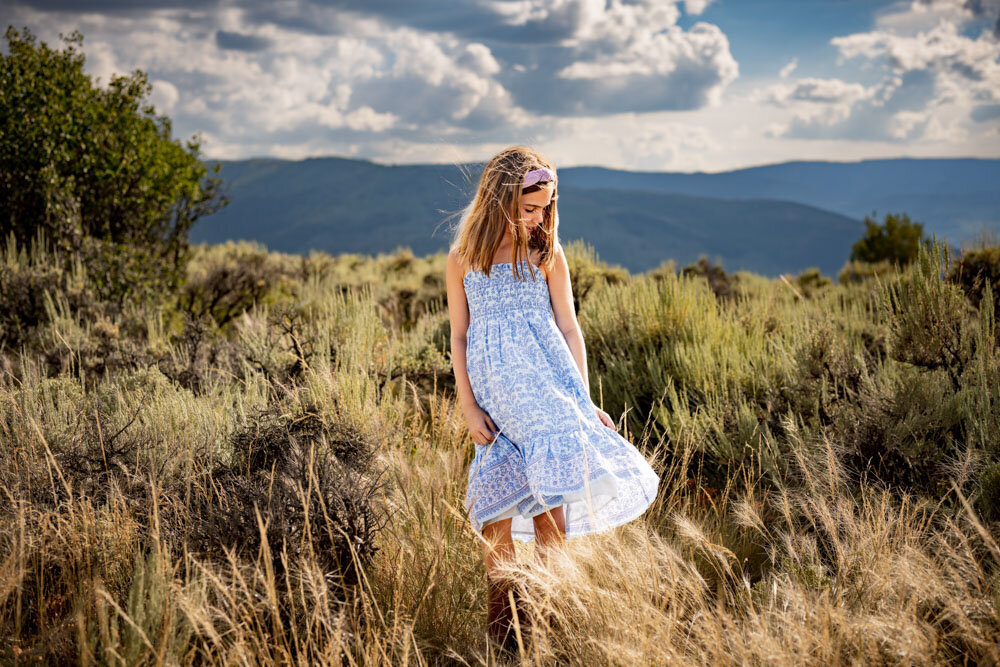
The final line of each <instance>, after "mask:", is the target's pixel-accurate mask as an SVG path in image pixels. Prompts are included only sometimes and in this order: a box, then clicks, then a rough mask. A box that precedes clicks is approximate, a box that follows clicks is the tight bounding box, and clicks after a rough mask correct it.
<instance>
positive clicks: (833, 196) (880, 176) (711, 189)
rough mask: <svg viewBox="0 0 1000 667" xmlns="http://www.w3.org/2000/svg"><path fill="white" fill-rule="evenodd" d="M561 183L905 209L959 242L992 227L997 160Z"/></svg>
mask: <svg viewBox="0 0 1000 667" xmlns="http://www.w3.org/2000/svg"><path fill="white" fill-rule="evenodd" d="M560 178H561V182H562V183H564V184H567V185H574V186H581V187H602V188H621V189H629V190H648V191H650V192H662V193H674V194H688V195H698V196H703V197H725V198H733V199H741V198H761V199H782V200H789V201H797V202H800V203H803V204H808V205H810V206H815V207H817V208H822V209H826V210H828V211H833V212H835V213H840V214H841V215H846V216H848V217H851V218H856V219H858V220H860V219H862V218H864V216H865V215H868V214H871V213H872V212H873V211H877V213H878V218H879V220H881V219H883V218H884V214H885V213H888V212H904V211H905V212H906V213H909V215H910V217H911V218H912V219H914V220H916V221H918V222H923V223H924V230H925V231H926V232H927V233H928V235H930V233H931V232H934V233H936V234H937V235H938V236H943V237H945V238H947V239H948V240H949V241H950V242H951V243H954V244H956V245H958V244H960V243H961V241H962V240H964V239H967V238H969V237H971V236H972V235H973V234H975V233H976V232H977V231H979V230H980V228H981V227H982V225H983V224H987V225H992V226H994V227H998V226H1000V185H998V184H1000V160H980V159H974V158H960V159H911V158H900V159H893V160H865V161H861V162H785V163H782V164H775V165H768V166H764V167H751V168H749V169H739V170H736V171H729V172H722V173H718V174H704V173H694V174H674V173H663V172H632V171H619V170H613V169H604V168H601V167H578V168H574V169H565V170H562V171H560Z"/></svg>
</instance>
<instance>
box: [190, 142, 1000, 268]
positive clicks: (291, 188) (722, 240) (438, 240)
mask: <svg viewBox="0 0 1000 667" xmlns="http://www.w3.org/2000/svg"><path fill="white" fill-rule="evenodd" d="M480 168H481V167H480V166H477V165H399V166H389V165H381V164H376V163H373V162H368V161H364V160H352V159H344V158H332V157H331V158H310V159H306V160H301V161H288V160H279V159H271V158H264V159H251V160H239V161H224V162H222V163H221V174H220V175H221V177H222V179H223V182H224V187H225V190H226V192H227V195H228V197H229V199H230V204H229V205H228V206H227V207H226V208H224V209H223V210H222V211H220V212H218V213H215V214H213V215H211V216H208V217H205V218H203V219H201V220H200V221H199V222H198V223H197V224H196V225H195V227H194V228H193V229H192V232H191V238H192V240H193V241H195V242H210V243H216V242H221V241H225V240H229V239H249V240H255V241H259V242H261V243H264V244H265V245H266V246H267V247H268V248H269V249H271V250H278V251H282V252H293V253H307V252H309V251H310V250H325V251H328V252H331V253H334V254H337V253H343V252H357V253H367V254H377V253H380V252H392V251H395V250H398V249H400V248H402V247H408V248H410V249H411V250H412V251H413V252H414V253H415V254H417V255H423V254H428V253H433V252H438V251H441V250H444V249H446V248H447V246H448V243H449V239H450V237H451V233H452V230H451V227H452V226H453V225H454V224H456V223H457V221H458V216H459V214H460V212H461V210H462V207H463V206H465V205H466V203H467V202H468V201H469V199H470V198H471V195H472V193H473V191H474V189H475V185H476V182H477V180H478V176H479V169H480ZM998 183H1000V160H981V159H967V158H958V159H910V158H900V159H890V160H867V161H862V162H786V163H782V164H775V165H767V166H761V167H751V168H747V169H739V170H735V171H728V172H721V173H692V174H686V173H669V172H633V171H622V170H613V169H606V168H602V167H569V168H564V169H560V170H559V219H560V223H559V236H560V239H561V240H562V241H563V242H567V241H571V240H573V239H577V238H583V239H585V240H586V241H587V242H588V243H590V244H591V245H593V246H594V248H595V249H596V250H597V253H598V256H599V257H600V258H601V259H602V260H604V261H606V262H609V263H612V264H619V265H621V266H624V267H625V268H627V269H629V271H631V272H633V273H637V272H642V271H646V270H648V269H651V268H654V267H656V266H658V265H659V264H660V263H661V262H663V261H665V260H668V259H674V260H676V262H677V263H678V266H684V265H685V264H688V263H691V262H694V261H696V260H697V259H698V257H699V256H700V255H706V256H708V258H709V259H711V260H713V261H720V262H721V263H722V265H723V266H724V267H725V268H726V269H727V270H730V271H735V270H741V269H743V270H749V271H754V272H756V273H760V274H763V275H768V276H775V275H777V274H779V273H796V272H799V271H801V270H803V269H805V268H808V267H817V268H819V269H820V270H821V271H822V272H823V273H824V274H827V275H835V274H836V272H837V271H838V270H839V269H840V268H841V266H842V265H843V264H844V262H845V261H846V260H847V259H848V257H849V255H850V249H851V244H853V243H854V242H855V241H856V240H857V239H858V238H860V237H861V235H862V234H863V232H864V225H863V224H862V222H861V220H862V219H863V218H864V216H865V215H869V214H874V215H875V217H876V219H878V220H882V218H883V217H884V214H885V213H888V212H895V213H902V212H906V213H908V214H909V215H910V217H911V219H914V220H916V221H918V222H922V223H924V230H925V232H926V234H927V235H928V236H929V235H930V234H931V233H936V234H937V235H938V237H939V238H945V239H946V240H947V241H949V242H950V243H952V244H955V245H958V244H960V243H961V241H963V240H965V239H967V238H969V237H971V236H972V235H974V234H975V233H977V232H979V231H981V230H982V229H983V228H984V226H985V227H988V228H992V229H994V230H1000V188H998V187H997V184H998Z"/></svg>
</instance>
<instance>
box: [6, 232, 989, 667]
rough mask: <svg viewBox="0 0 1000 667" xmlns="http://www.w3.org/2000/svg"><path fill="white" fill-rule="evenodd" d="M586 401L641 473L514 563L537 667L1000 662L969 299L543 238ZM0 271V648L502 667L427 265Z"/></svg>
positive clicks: (395, 257) (37, 264)
mask: <svg viewBox="0 0 1000 667" xmlns="http://www.w3.org/2000/svg"><path fill="white" fill-rule="evenodd" d="M567 250H568V254H569V259H570V269H571V274H572V277H573V283H574V293H575V296H576V298H577V301H578V307H579V320H580V323H581V327H582V329H583V334H584V340H585V342H586V345H587V353H588V368H589V371H590V381H591V387H592V389H593V393H594V400H595V402H597V403H598V404H599V405H601V406H602V407H603V408H604V409H606V410H607V411H608V412H609V413H610V414H611V415H612V417H613V418H616V419H617V418H619V417H621V419H620V422H619V423H620V432H621V433H622V434H623V435H625V436H626V437H627V438H629V439H630V440H631V441H632V442H634V443H635V444H636V446H637V447H638V448H639V449H640V450H641V451H642V452H643V453H644V454H646V455H647V457H648V458H649V460H650V462H651V464H652V465H653V467H654V469H655V470H656V471H657V472H658V473H659V474H660V475H661V485H660V493H659V496H658V498H657V500H656V502H655V503H654V504H653V506H652V507H651V508H650V509H649V510H648V511H647V512H646V513H645V514H644V515H643V516H642V517H640V518H639V519H637V520H635V521H633V522H631V523H629V524H627V525H625V526H622V527H619V528H617V529H615V530H613V531H610V532H607V533H603V534H600V535H595V536H590V537H585V538H580V539H576V540H571V541H569V542H568V543H567V550H566V552H565V553H564V554H560V555H558V556H557V557H555V558H553V559H551V560H550V561H549V562H547V563H545V564H542V563H540V562H539V561H537V560H536V559H535V558H534V557H533V553H532V546H531V545H523V544H518V545H517V546H518V551H519V561H518V563H517V565H516V566H514V567H512V568H511V571H510V574H511V576H513V577H515V579H516V581H517V585H518V587H519V588H520V589H521V593H522V599H523V600H525V602H526V605H527V609H528V615H529V620H530V621H531V629H530V633H527V632H526V633H525V634H524V635H523V636H522V638H521V642H520V643H521V655H520V657H519V658H518V660H523V661H524V662H527V663H531V664H579V665H603V664H617V665H634V664H664V663H667V662H670V661H677V662H679V663H681V664H708V663H711V664H733V663H736V664H765V663H766V664H823V665H827V664H845V663H849V664H854V663H859V662H865V663H893V664H908V665H909V664H939V663H943V662H947V663H952V662H954V663H975V664H988V663H997V662H1000V648H998V646H1000V611H998V605H1000V546H998V539H1000V346H998V343H1000V333H998V329H997V327H996V323H995V320H994V303H995V298H994V295H993V292H992V291H990V289H988V288H987V289H986V290H985V292H984V291H983V290H982V288H981V287H978V286H974V287H973V288H972V291H970V290H969V289H966V288H965V287H964V285H965V283H964V282H962V281H961V280H951V279H943V277H942V276H945V275H947V276H951V275H953V272H949V269H951V266H950V264H949V263H950V262H954V261H955V260H954V258H951V259H949V258H945V259H942V258H941V257H940V256H938V255H936V254H933V253H926V252H925V253H924V254H922V255H921V258H920V260H919V261H918V262H917V263H916V264H914V265H913V266H911V267H909V268H907V269H905V270H900V271H895V270H886V269H884V268H883V270H881V271H874V270H871V267H868V268H866V267H855V269H856V271H855V274H856V275H855V280H853V281H850V282H846V283H843V284H842V283H839V282H835V283H830V282H829V281H826V280H824V279H823V278H822V277H821V276H818V275H815V274H808V273H806V274H803V275H801V276H797V277H794V276H789V277H786V278H782V279H778V280H769V279H765V278H762V277H760V276H755V275H752V274H746V273H740V274H736V275H729V276H727V275H725V274H723V273H719V272H713V271H712V270H711V267H707V268H706V267H705V266H702V267H701V269H696V268H695V267H692V269H691V270H688V271H677V270H676V269H675V267H674V266H673V265H672V264H670V263H665V264H664V265H662V266H661V267H660V268H659V269H657V270H655V271H651V272H649V273H648V274H643V275H634V276H633V275H629V274H628V273H627V272H626V271H624V270H622V269H618V268H616V267H609V266H607V265H605V264H603V263H602V262H600V261H599V260H598V258H597V257H596V256H595V255H594V253H593V251H592V250H591V249H590V248H588V247H586V246H585V245H582V244H579V243H574V244H572V245H570V246H568V248H567ZM85 276H86V271H85V270H84V267H77V268H76V269H75V270H74V271H63V270H60V269H56V268H54V266H53V265H52V262H51V258H49V257H47V256H46V255H45V254H44V253H39V252H29V251H27V250H24V249H17V248H14V247H12V246H10V245H8V247H7V249H6V251H5V253H4V255H3V256H2V261H0V298H2V301H3V303H2V304H0V310H4V311H5V312H3V313H0V327H2V328H0V661H2V662H3V663H5V664H35V663H38V662H40V661H41V662H74V663H75V662H79V663H82V664H94V663H100V664H136V663H155V664H189V663H197V664H202V663H225V664H260V663H262V662H274V663H280V664H288V663H295V664H352V665H353V664H394V665H408V664H418V665H419V664H431V663H433V664H439V663H449V664H452V663H455V664H494V663H495V662H496V660H497V658H496V656H494V655H493V654H491V653H490V652H489V651H488V649H487V645H486V636H485V616H486V613H485V607H486V575H485V571H484V569H483V566H482V563H481V556H480V546H479V544H478V541H477V539H478V538H477V535H476V534H475V533H474V532H473V530H472V529H471V526H470V524H469V522H468V520H467V518H466V516H465V510H464V508H463V503H462V500H463V497H464V492H465V486H466V480H467V477H466V476H467V470H468V464H469V462H470V461H471V458H472V454H473V445H472V442H471V440H470V438H469V436H468V433H467V431H466V428H465V424H464V421H463V418H462V415H461V412H460V410H459V409H458V405H457V404H456V401H455V397H454V392H453V388H454V381H453V378H452V375H451V366H450V362H449V360H448V339H449V325H448V317H447V309H446V307H445V305H444V295H445V291H444V256H443V255H436V256H431V257H426V258H417V257H414V256H413V255H412V254H410V253H409V252H407V251H406V250H400V251H398V252H396V253H394V254H391V255H384V256H378V257H365V256H360V255H341V256H330V255H326V254H313V255H311V256H309V257H305V258H303V257H298V256H291V255H281V254H278V253H268V252H266V251H265V250H264V249H262V248H260V247H258V246H255V245H251V244H246V243H243V244H225V245H218V246H207V247H199V248H198V249H197V252H196V256H195V257H194V260H193V261H192V263H191V264H190V266H189V269H188V279H187V282H186V283H185V285H184V287H183V288H181V290H180V291H179V292H178V293H176V294H165V295H162V299H160V300H158V301H156V302H149V303H125V304H124V305H122V306H119V305H116V304H108V303H104V302H102V301H100V300H99V299H97V298H96V297H94V290H93V289H92V287H93V286H92V285H90V284H88V279H87V278H86V277H85Z"/></svg>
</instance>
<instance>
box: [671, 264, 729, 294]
mask: <svg viewBox="0 0 1000 667" xmlns="http://www.w3.org/2000/svg"><path fill="white" fill-rule="evenodd" d="M681 275H683V276H700V277H702V278H704V279H705V280H707V281H708V286H709V287H710V288H711V289H712V292H713V293H714V294H715V296H716V298H718V299H720V300H724V299H731V298H733V297H734V296H736V292H735V285H736V281H737V278H736V276H730V275H729V274H727V273H726V272H725V270H724V269H723V268H722V264H712V263H711V262H709V261H708V258H706V257H704V256H702V257H699V258H698V261H697V263H695V264H689V265H688V266H685V267H684V268H683V269H681Z"/></svg>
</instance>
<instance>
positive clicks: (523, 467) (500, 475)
mask: <svg viewBox="0 0 1000 667" xmlns="http://www.w3.org/2000/svg"><path fill="white" fill-rule="evenodd" d="M556 190H557V179H556V171H555V168H554V167H553V166H552V165H551V164H550V163H549V162H548V161H547V160H545V159H544V158H543V157H542V156H540V155H539V154H538V153H536V152H535V151H533V150H531V149H529V148H525V147H522V146H513V147H511V148H507V149H506V150H503V151H501V152H500V153H498V154H497V155H495V156H494V157H493V158H492V159H491V160H490V161H489V163H488V164H487V165H486V168H485V169H484V170H483V173H482V175H481V177H480V179H479V186H478V189H477V192H476V195H475V198H474V199H473V201H472V203H471V205H470V206H469V207H468V208H467V209H466V212H465V215H464V216H463V218H462V220H461V222H460V224H459V228H458V232H457V234H456V238H455V241H454V243H453V245H452V248H451V250H450V252H449V254H448V259H447V268H446V271H445V272H446V283H447V292H448V311H449V317H450V321H451V358H452V364H453V366H454V372H455V381H456V385H457V391H458V396H459V401H460V403H461V406H462V412H463V414H464V416H465V420H466V423H467V424H468V427H469V433H470V435H471V436H472V440H473V442H474V443H475V446H476V452H475V456H474V457H473V460H472V463H471V466H470V468H469V482H468V488H467V491H466V498H465V506H466V508H467V509H468V511H469V518H470V520H471V522H472V525H473V527H474V528H475V530H476V532H477V534H478V535H480V536H481V538H482V541H483V559H484V562H485V565H486V571H487V581H488V585H489V596H488V604H487V610H488V611H487V629H488V634H489V636H490V638H491V639H493V640H495V641H500V642H503V641H504V639H505V638H508V641H509V638H510V637H512V635H513V633H511V632H510V626H511V622H512V620H513V619H512V613H513V612H514V611H515V610H514V609H511V607H510V605H509V602H508V600H509V598H508V594H507V590H508V589H509V582H504V581H503V580H502V578H501V577H500V576H499V575H498V574H497V573H496V570H497V566H498V565H499V564H500V562H501V561H503V560H506V559H512V558H513V557H514V543H513V541H512V540H513V539H518V540H521V541H524V542H528V541H531V540H533V539H535V540H536V552H537V553H538V554H539V556H542V555H543V553H544V552H545V551H546V550H547V549H549V548H550V547H556V546H560V545H562V544H563V543H564V541H565V540H566V539H568V538H573V537H578V536H581V535H587V534H590V533H594V532H598V531H603V530H607V529H609V528H611V527H613V526H617V525H620V524H623V523H625V522H627V521H631V520H632V519H634V518H636V517H637V516H639V515H640V514H642V513H643V512H644V511H645V510H646V508H647V507H649V505H650V504H651V503H652V502H653V500H654V499H655V497H656V492H657V487H658V485H659V481H660V480H659V477H658V476H657V475H656V473H655V472H654V471H653V469H652V468H651V467H650V466H649V464H648V463H647V462H646V460H645V458H643V456H642V455H641V454H640V453H639V451H638V450H636V448H635V447H633V446H632V445H631V443H629V442H628V441H627V440H625V439H624V438H623V437H621V436H620V435H619V434H618V432H617V430H616V429H615V425H614V422H613V421H612V420H611V417H610V416H609V415H608V413H606V412H604V411H603V410H601V409H600V408H598V407H597V406H596V405H594V403H593V402H592V401H591V399H590V389H589V381H588V379H587V357H586V352H585V348H584V343H583V337H582V336H581V334H580V328H579V326H578V325H577V321H576V313H575V311H574V308H573V293H572V290H571V287H570V275H569V269H568V267H567V264H566V256H565V254H564V253H563V249H562V246H561V245H560V243H559V240H558V234H557V229H558V224H559V222H558V221H559V217H558V215H557V213H556ZM512 592H513V591H512ZM511 597H512V596H511ZM519 618H520V615H519Z"/></svg>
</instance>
